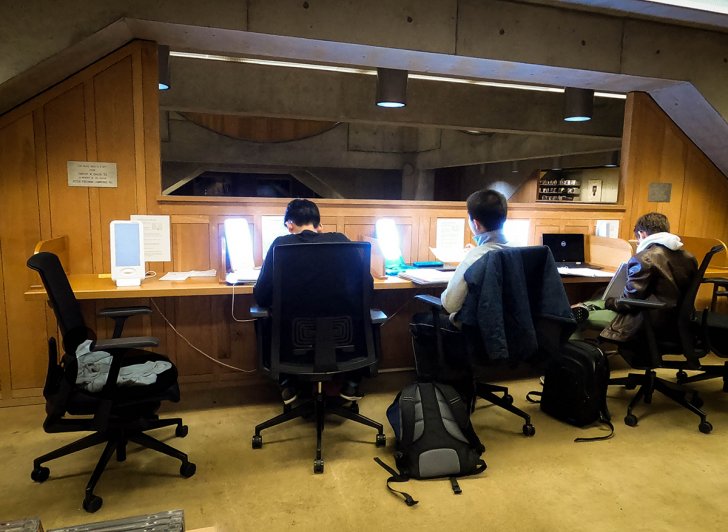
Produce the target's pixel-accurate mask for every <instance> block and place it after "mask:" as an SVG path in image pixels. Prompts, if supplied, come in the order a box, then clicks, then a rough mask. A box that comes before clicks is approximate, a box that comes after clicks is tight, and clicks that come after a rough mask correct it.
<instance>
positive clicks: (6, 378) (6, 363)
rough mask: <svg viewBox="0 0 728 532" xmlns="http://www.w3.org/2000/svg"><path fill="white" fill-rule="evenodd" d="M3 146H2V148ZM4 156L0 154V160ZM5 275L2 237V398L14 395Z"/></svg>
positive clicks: (0, 362) (0, 376) (0, 270)
mask: <svg viewBox="0 0 728 532" xmlns="http://www.w3.org/2000/svg"><path fill="white" fill-rule="evenodd" d="M1 149H2V148H0V150H1ZM1 160H2V156H1V155H0V161H1ZM4 281H5V275H4V274H3V241H2V238H0V399H8V398H10V397H12V386H11V382H12V381H11V374H10V345H9V344H10V342H9V338H8V322H7V317H8V309H7V307H6V306H5V282H4Z"/></svg>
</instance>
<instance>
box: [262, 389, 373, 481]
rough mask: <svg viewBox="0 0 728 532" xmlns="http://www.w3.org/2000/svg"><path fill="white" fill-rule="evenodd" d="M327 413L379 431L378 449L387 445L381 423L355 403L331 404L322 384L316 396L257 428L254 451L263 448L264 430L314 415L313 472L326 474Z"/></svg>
mask: <svg viewBox="0 0 728 532" xmlns="http://www.w3.org/2000/svg"><path fill="white" fill-rule="evenodd" d="M327 413H330V414H335V415H337V416H340V417H343V418H346V419H350V420H351V421H356V422H357V423H361V424H362V425H366V426H368V427H372V428H375V429H377V438H376V440H375V443H376V445H377V447H384V446H385V445H386V444H387V439H386V436H385V435H384V427H383V426H382V424H381V423H377V422H376V421H374V420H372V419H369V418H368V417H366V416H363V415H361V414H360V413H359V405H358V404H357V403H356V402H353V403H352V404H351V406H350V407H348V408H345V407H343V406H339V405H334V404H330V403H329V402H327V400H326V396H325V395H324V393H323V391H322V385H321V383H320V382H319V383H317V388H316V393H315V394H314V396H313V397H312V398H311V399H309V400H307V401H305V402H304V403H302V404H300V405H298V406H296V407H294V408H284V411H283V413H282V414H279V415H277V416H275V417H273V418H271V419H269V420H267V421H264V422H263V423H260V424H259V425H256V427H255V434H254V435H253V449H260V448H261V447H263V437H262V436H261V435H260V432H261V431H262V430H264V429H267V428H270V427H275V426H276V425H280V424H282V423H285V422H287V421H290V420H292V419H296V418H299V417H308V416H311V414H313V417H314V419H315V421H316V458H314V462H313V472H314V473H323V472H324V461H323V458H322V457H321V435H322V433H323V430H324V417H325V415H326V414H327Z"/></svg>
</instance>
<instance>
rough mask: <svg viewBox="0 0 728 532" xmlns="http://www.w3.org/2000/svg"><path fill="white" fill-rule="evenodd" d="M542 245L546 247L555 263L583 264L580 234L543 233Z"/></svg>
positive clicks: (582, 246)
mask: <svg viewBox="0 0 728 532" xmlns="http://www.w3.org/2000/svg"><path fill="white" fill-rule="evenodd" d="M543 245H544V246H548V248H549V249H550V250H551V254H552V255H553V256H554V260H555V261H556V262H584V235H582V234H581V233H544V234H543Z"/></svg>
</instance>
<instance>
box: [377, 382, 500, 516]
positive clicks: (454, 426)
mask: <svg viewBox="0 0 728 532" xmlns="http://www.w3.org/2000/svg"><path fill="white" fill-rule="evenodd" d="M387 418H388V419H389V422H390V424H391V425H392V428H393V429H394V434H395V437H396V452H395V454H394V458H395V462H396V464H397V469H399V471H395V470H394V469H392V468H391V467H389V466H387V465H386V464H385V463H384V462H382V460H380V459H379V458H375V460H376V462H377V463H378V464H379V465H381V466H382V467H383V468H384V469H386V470H387V471H389V473H390V474H391V475H392V476H391V477H389V479H387V487H388V488H389V489H390V490H391V491H392V492H393V493H395V494H399V495H401V496H402V497H404V500H405V503H407V505H408V506H414V505H415V504H417V501H415V500H414V499H412V497H411V496H410V495H409V494H407V493H404V492H401V491H397V490H395V489H393V488H392V487H391V486H390V485H389V484H390V482H406V481H407V480H409V479H410V478H416V479H425V478H438V477H447V478H450V482H451V485H452V489H453V491H454V492H455V493H460V492H461V490H460V486H459V485H458V483H457V480H456V479H455V477H459V476H466V475H474V474H477V473H481V472H482V471H485V468H486V467H487V466H486V464H485V462H484V461H483V460H481V459H480V455H481V454H482V453H483V452H484V451H485V447H484V446H483V444H482V443H480V440H479V439H478V436H477V435H476V434H475V431H474V430H473V426H472V424H471V423H470V411H469V408H468V405H466V404H465V403H464V402H463V400H462V398H461V397H460V394H458V392H457V391H455V389H454V388H453V387H452V386H449V385H446V384H439V383H433V382H427V383H416V384H410V385H409V386H407V387H405V388H404V389H403V390H402V391H401V392H400V393H399V394H398V395H397V397H396V398H395V400H394V402H393V403H392V405H391V406H390V407H389V408H388V409H387Z"/></svg>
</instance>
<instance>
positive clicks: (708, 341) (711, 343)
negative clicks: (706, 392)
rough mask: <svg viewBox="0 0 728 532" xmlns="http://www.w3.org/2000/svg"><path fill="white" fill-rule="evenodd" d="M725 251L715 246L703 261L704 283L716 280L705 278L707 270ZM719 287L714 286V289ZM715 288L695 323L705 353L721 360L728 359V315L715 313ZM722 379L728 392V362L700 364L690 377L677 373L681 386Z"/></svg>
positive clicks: (724, 388)
mask: <svg viewBox="0 0 728 532" xmlns="http://www.w3.org/2000/svg"><path fill="white" fill-rule="evenodd" d="M721 251H725V248H724V247H723V246H722V245H717V246H714V247H713V248H712V249H711V250H710V251H709V252H708V253H707V254H706V255H705V258H704V259H703V262H702V263H701V264H700V272H702V275H703V278H702V279H701V281H702V283H711V282H712V281H714V280H715V278H710V279H706V278H705V277H704V275H705V270H707V269H708V266H709V264H710V261H711V259H712V257H713V256H714V255H716V254H717V253H720V252H721ZM715 286H717V285H715V284H714V287H715ZM715 297H716V296H715V288H714V289H713V298H712V300H711V305H710V308H709V309H704V310H703V311H702V312H701V313H699V314H697V315H696V316H695V317H694V321H695V322H696V323H698V324H699V325H700V335H699V336H700V340H701V341H702V342H703V344H702V345H703V346H704V348H705V351H707V352H713V353H715V354H716V355H718V356H719V357H721V358H728V314H722V313H719V312H715ZM718 377H722V379H723V391H724V392H728V362H726V363H724V364H722V365H707V364H702V363H701V364H700V369H699V370H698V372H697V373H695V374H693V375H690V376H688V374H687V372H686V371H685V370H683V369H680V370H679V371H678V372H677V381H678V382H679V383H680V384H686V383H690V382H698V381H703V380H707V379H714V378H718Z"/></svg>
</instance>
